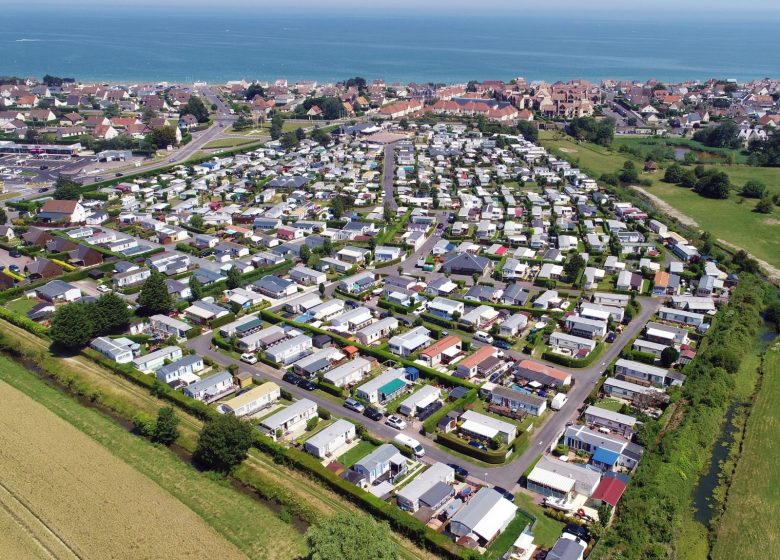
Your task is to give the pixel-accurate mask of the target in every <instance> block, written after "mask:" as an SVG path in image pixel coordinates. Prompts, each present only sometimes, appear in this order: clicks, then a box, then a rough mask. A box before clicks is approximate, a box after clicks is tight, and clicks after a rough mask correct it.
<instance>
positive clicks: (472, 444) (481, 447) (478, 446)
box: [469, 440, 487, 451]
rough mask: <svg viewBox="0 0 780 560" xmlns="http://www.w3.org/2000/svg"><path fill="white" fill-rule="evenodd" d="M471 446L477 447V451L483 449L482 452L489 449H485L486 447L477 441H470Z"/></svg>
mask: <svg viewBox="0 0 780 560" xmlns="http://www.w3.org/2000/svg"><path fill="white" fill-rule="evenodd" d="M469 445H470V446H471V447H476V448H477V449H481V450H482V451H487V447H485V445H484V444H483V443H480V442H478V441H476V440H474V441H470V442H469Z"/></svg>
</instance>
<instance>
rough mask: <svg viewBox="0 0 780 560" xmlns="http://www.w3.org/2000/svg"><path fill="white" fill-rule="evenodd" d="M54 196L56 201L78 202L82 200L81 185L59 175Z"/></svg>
mask: <svg viewBox="0 0 780 560" xmlns="http://www.w3.org/2000/svg"><path fill="white" fill-rule="evenodd" d="M52 196H54V199H55V200H78V199H80V198H81V190H80V185H79V184H78V183H76V182H75V181H71V180H70V179H68V178H67V177H63V176H62V175H58V176H57V182H56V183H55V184H54V194H53V195H52Z"/></svg>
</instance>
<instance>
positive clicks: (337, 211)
mask: <svg viewBox="0 0 780 560" xmlns="http://www.w3.org/2000/svg"><path fill="white" fill-rule="evenodd" d="M344 206H345V205H344V198H343V197H342V196H341V195H336V196H335V197H334V198H333V200H332V201H331V203H330V211H331V213H332V214H333V217H334V218H336V219H337V220H339V219H341V217H342V216H343V215H344V209H345V208H344Z"/></svg>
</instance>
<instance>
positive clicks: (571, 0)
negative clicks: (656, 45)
mask: <svg viewBox="0 0 780 560" xmlns="http://www.w3.org/2000/svg"><path fill="white" fill-rule="evenodd" d="M111 2H112V0H68V1H67V2H62V0H3V4H4V6H5V7H6V9H7V8H8V7H13V8H17V9H18V8H23V9H25V11H29V10H34V9H36V8H38V7H40V8H45V9H57V8H60V9H62V7H63V6H67V9H68V10H71V9H73V8H75V7H79V8H82V7H84V8H100V9H101V10H109V9H111V10H113V9H117V10H127V9H132V10H134V9H138V8H140V7H155V8H157V9H159V8H161V7H168V8H171V9H182V8H185V9H193V8H198V9H207V10H209V11H214V10H236V9H252V10H257V11H265V12H271V13H275V14H284V13H295V12H300V11H306V12H309V13H311V12H318V13H319V12H325V13H330V14H334V15H336V14H338V13H339V12H343V13H345V14H349V15H353V16H359V15H360V14H369V13H387V14H392V15H396V16H405V15H414V14H447V13H456V14H458V15H473V16H478V15H480V14H484V15H491V16H495V15H498V14H500V13H501V12H513V13H523V12H526V13H534V12H537V13H540V12H542V13H545V14H547V15H550V14H553V13H554V10H556V9H563V10H570V11H571V10H576V11H579V12H581V13H582V14H583V15H588V14H592V15H596V14H597V15H604V16H613V17H619V16H620V15H621V14H626V15H627V14H632V15H634V14H636V13H644V14H647V15H648V17H665V18H673V17H675V15H679V14H682V13H688V14H698V15H700V16H702V17H707V16H709V17H717V16H719V15H723V16H726V15H728V14H729V13H735V12H738V13H741V14H745V13H753V14H761V15H765V16H768V15H780V2H778V1H777V0H747V1H743V2H734V1H733V0H682V1H680V0H654V1H653V2H652V4H651V6H648V3H647V2H631V1H630V0H590V1H588V2H584V1H583V0H547V2H544V3H536V2H533V3H532V2H527V1H526V2H524V1H523V0H481V1H479V2H475V1H474V0H393V1H392V2H391V3H379V2H374V3H372V2H366V1H365V0H285V1H284V2H279V1H278V0H275V1H268V0H220V1H219V2H216V3H215V2H214V1H213V0H134V1H133V2H132V4H130V5H127V6H123V7H118V8H117V7H115V6H111Z"/></svg>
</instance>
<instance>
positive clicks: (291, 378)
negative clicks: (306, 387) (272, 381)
mask: <svg viewBox="0 0 780 560" xmlns="http://www.w3.org/2000/svg"><path fill="white" fill-rule="evenodd" d="M282 381H286V382H287V383H292V384H293V385H298V384H299V383H300V382H301V381H303V379H301V377H300V376H298V375H295V374H294V373H285V374H284V375H283V376H282Z"/></svg>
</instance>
